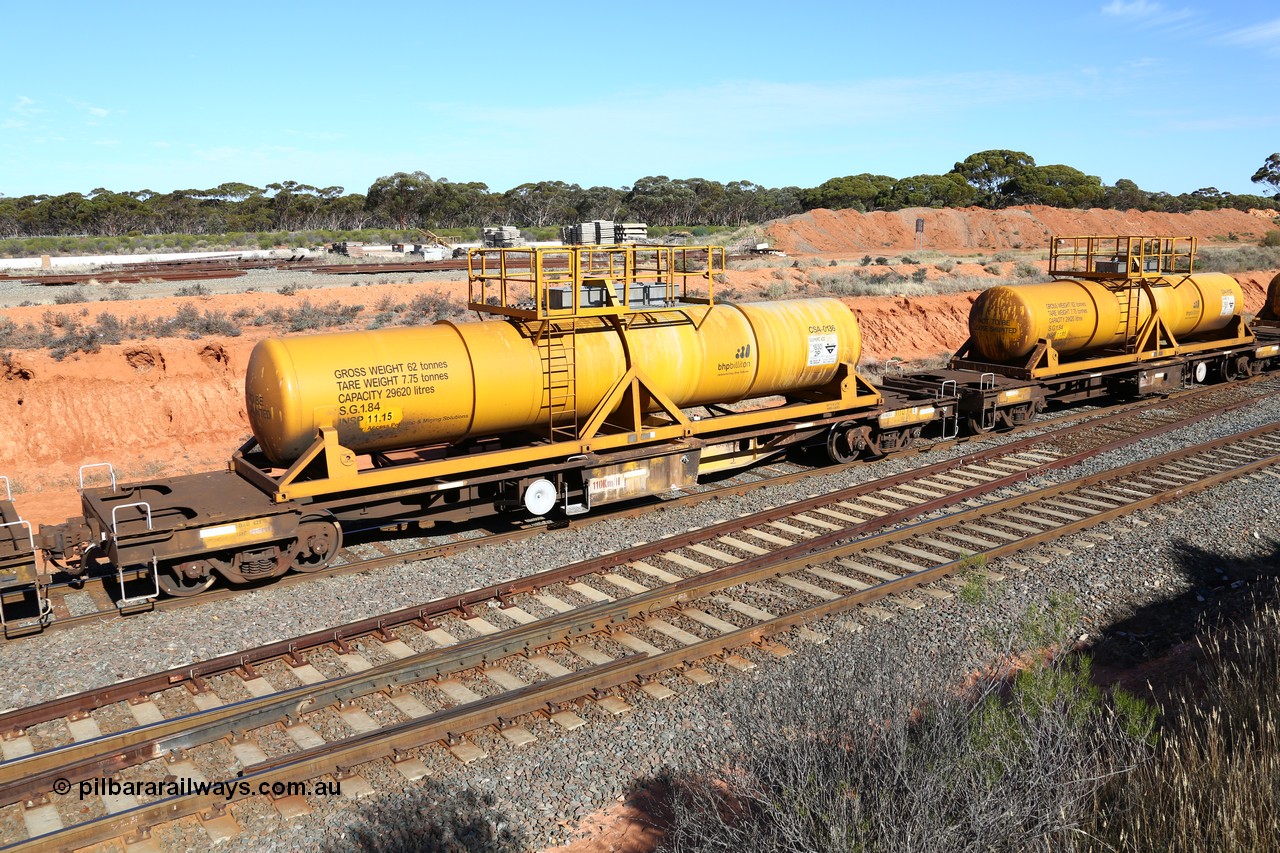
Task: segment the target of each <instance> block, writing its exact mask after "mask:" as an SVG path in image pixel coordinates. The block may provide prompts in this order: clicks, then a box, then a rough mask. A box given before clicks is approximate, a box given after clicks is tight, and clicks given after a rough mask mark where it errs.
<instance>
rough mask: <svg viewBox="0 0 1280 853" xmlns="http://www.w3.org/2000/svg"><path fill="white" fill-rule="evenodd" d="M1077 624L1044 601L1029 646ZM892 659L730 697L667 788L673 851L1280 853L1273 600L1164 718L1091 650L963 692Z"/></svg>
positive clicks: (1208, 649)
mask: <svg viewBox="0 0 1280 853" xmlns="http://www.w3.org/2000/svg"><path fill="white" fill-rule="evenodd" d="M975 606H976V605H975ZM1076 615H1078V614H1076ZM1074 621H1075V617H1074V616H1073V615H1071V614H1064V613H1063V612H1062V608H1061V607H1060V606H1058V607H1056V608H1055V607H1050V608H1048V609H1046V610H1045V611H1042V612H1039V613H1037V614H1033V618H1029V619H1026V620H1024V625H1023V628H1022V631H1021V637H1022V641H1023V642H1024V643H1025V644H1026V646H1025V647H1026V648H1029V649H1032V650H1034V649H1037V648H1043V647H1044V646H1043V645H1042V644H1044V643H1045V642H1046V641H1047V640H1048V639H1049V638H1051V637H1054V636H1058V637H1061V636H1063V630H1064V628H1069V627H1070V625H1071V624H1073V623H1074ZM879 651H880V653H879V654H877V655H873V656H870V657H863V658H856V657H851V658H848V659H842V660H840V661H838V664H837V665H833V662H832V661H830V660H825V661H821V662H818V661H815V660H812V659H808V660H793V661H789V662H788V665H787V666H786V667H785V669H784V671H783V672H781V673H780V674H777V675H775V676H773V677H772V678H771V680H770V683H768V684H765V685H761V684H759V683H754V684H735V685H731V686H728V687H725V688H723V689H722V691H721V693H720V694H719V696H718V697H717V699H716V701H717V707H716V710H717V711H718V712H719V713H718V716H717V717H716V719H719V720H721V721H722V725H720V726H718V727H717V726H712V727H711V729H710V730H709V731H705V732H698V733H697V738H698V742H697V743H696V744H690V747H691V750H690V752H691V755H692V756H693V757H692V758H691V763H690V766H689V767H688V768H686V769H685V770H682V771H681V772H680V773H676V774H673V775H672V776H671V778H669V779H668V780H667V781H668V783H669V784H670V786H671V789H672V792H673V794H672V809H673V818H672V825H671V828H670V830H669V832H668V836H667V843H666V849H667V850H670V851H724V853H756V851H759V853H765V851H775V850H813V851H827V850H849V851H854V850H856V851H897V850H913V851H922V853H923V852H924V851H940V853H941V851H956V850H973V851H1015V850H1017V851H1021V850H1053V851H1099V853H1101V851H1134V853H1137V851H1150V850H1160V851H1201V850H1230V851H1264V850H1265V851H1270V850H1276V849H1280V812H1278V810H1277V806H1278V805H1280V729H1278V724H1280V608H1277V606H1276V605H1275V604H1274V603H1273V604H1272V605H1271V606H1270V607H1269V608H1267V609H1266V610H1265V611H1264V612H1263V613H1262V614H1261V616H1260V618H1258V619H1257V620H1256V621H1255V622H1254V623H1253V624H1252V625H1250V626H1248V627H1247V628H1240V629H1238V630H1236V631H1234V632H1231V633H1229V634H1228V635H1226V637H1225V638H1224V639H1221V640H1216V641H1207V642H1206V643H1204V644H1203V651H1204V657H1205V660H1206V661H1207V663H1206V664H1205V667H1204V669H1203V671H1202V672H1201V673H1200V674H1199V678H1198V679H1197V680H1196V681H1195V682H1194V684H1195V685H1197V686H1196V687H1195V689H1194V691H1190V688H1189V691H1190V692H1187V693H1185V694H1184V698H1183V699H1181V700H1179V701H1178V702H1176V703H1173V704H1172V706H1171V707H1168V708H1166V709H1163V710H1160V709H1157V707H1156V706H1155V705H1152V704H1150V703H1147V702H1144V701H1142V700H1140V699H1138V698H1136V697H1134V696H1132V695H1130V694H1126V693H1123V692H1121V691H1114V692H1111V693H1106V692H1104V691H1102V690H1101V689H1099V688H1098V687H1096V686H1094V684H1093V683H1092V680H1091V671H1090V663H1089V660H1088V658H1087V657H1084V656H1081V655H1067V656H1063V657H1060V658H1057V659H1052V660H1049V661H1047V662H1035V661H1033V662H1032V663H1031V664H1029V665H1027V666H1026V667H1025V668H1023V669H1022V670H1021V671H1020V672H1019V673H1018V674H1017V675H1016V676H1014V677H1012V678H1009V677H1006V676H1003V675H1002V673H1004V672H1008V669H1007V666H1008V663H1009V661H1011V660H1017V657H1016V656H1009V657H1006V658H1003V659H1002V660H1001V661H999V662H997V663H996V664H995V665H993V666H992V667H991V669H990V670H989V672H990V673H991V674H989V675H986V676H983V677H980V678H978V679H976V680H975V681H973V682H970V683H967V684H966V686H965V687H964V688H958V687H957V685H956V684H955V679H954V676H953V675H952V674H951V673H953V672H955V671H957V670H956V669H949V664H948V662H946V661H944V662H943V663H942V665H941V667H938V666H937V665H936V664H935V666H934V668H933V669H932V670H931V672H933V673H934V674H933V675H930V674H929V673H928V672H925V671H924V669H923V668H922V667H920V666H919V661H918V659H917V658H913V656H912V653H911V649H909V648H888V649H882V650H879ZM1021 659H1022V660H1024V661H1025V660H1027V659H1028V658H1027V657H1026V656H1023V657H1022V658H1021ZM909 660H910V661H911V663H910V664H907V663H904V662H906V661H909ZM955 663H956V662H955V661H951V662H950V665H954V664H955ZM836 672H838V673H839V675H838V677H835V676H833V673H836Z"/></svg>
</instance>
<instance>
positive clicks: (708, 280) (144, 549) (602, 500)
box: [0, 237, 1280, 635]
mask: <svg viewBox="0 0 1280 853" xmlns="http://www.w3.org/2000/svg"><path fill="white" fill-rule="evenodd" d="M1194 254H1195V241H1194V240H1192V239H1191V238H1172V237H1063V238H1056V239H1055V240H1054V242H1053V244H1052V251H1051V255H1050V273H1051V275H1052V276H1053V277H1054V279H1055V281H1053V282H1051V283H1049V284H1047V285H1029V286H1023V287H1018V288H993V289H992V290H991V291H988V292H987V293H986V294H984V295H983V296H982V297H979V299H978V300H977V301H976V302H975V304H974V308H973V312H972V314H971V316H970V333H971V334H970V339H969V341H968V342H967V343H966V344H965V345H964V347H963V348H962V349H961V350H960V351H958V352H957V353H956V356H955V357H954V358H953V359H952V360H951V362H950V363H949V365H948V367H947V368H946V369H943V370H932V371H923V372H919V373H912V374H905V375H902V376H893V377H888V378H886V379H885V380H884V381H883V382H882V383H881V387H880V388H876V387H874V386H872V385H871V384H870V383H869V382H867V380H866V379H864V378H863V377H861V376H860V375H859V374H858V372H857V369H856V364H857V360H858V357H859V355H860V350H861V338H860V331H859V329H858V325H857V321H856V319H855V318H854V316H853V313H852V312H851V311H850V310H849V309H848V308H847V307H846V306H844V305H842V304H841V303H840V302H838V301H837V300H832V299H816V300H792V301H784V302H778V303H761V304H754V305H753V304H744V305H731V304H725V303H719V302H717V301H716V300H715V299H714V296H713V289H714V282H715V281H716V280H717V276H718V275H719V274H720V273H721V272H722V271H723V270H724V250H723V249H722V248H719V247H712V246H700V247H677V246H634V245H619V246H592V247H533V248H495V249H475V250H472V251H471V252H470V253H469V256H468V280H469V295H468V308H469V309H471V310H473V311H475V312H477V313H478V314H479V315H481V316H482V317H484V316H486V315H488V316H489V317H490V318H491V319H489V320H487V321H484V322H479V323H452V322H441V323H437V324H435V325H433V326H429V327H424V328H417V329H395V330H379V331H377V332H345V333H337V334H326V335H313V336H298V337H293V338H287V339H268V340H266V341H263V342H261V343H260V344H259V345H258V347H256V348H255V350H254V353H253V355H252V356H251V358H250V365H249V371H248V376H247V378H246V402H247V405H248V410H249V413H250V421H251V425H252V426H253V432H254V437H253V438H251V439H249V440H248V441H247V442H246V443H245V444H244V445H243V446H241V447H240V448H239V449H238V450H237V451H235V453H234V454H233V455H232V458H231V460H230V462H229V464H228V466H227V468H226V469H225V470H222V471H214V472H207V473H202V474H192V475H186V476H180V477H169V478H162V479H157V480H151V481H145V482H139V483H127V484H117V483H116V480H115V474H114V471H113V470H112V469H111V468H110V466H109V465H103V466H86V467H85V468H83V469H81V496H82V506H83V509H84V515H83V516H80V517H76V518H72V519H69V520H67V521H66V522H64V523H62V524H56V525H41V527H40V529H39V531H36V532H33V531H32V530H31V526H30V524H29V523H27V522H26V521H23V520H22V519H21V517H20V516H19V515H18V513H17V510H16V509H15V508H14V506H13V503H12V500H11V499H6V500H4V501H0V625H2V626H3V628H4V631H5V633H6V635H10V634H11V633H17V632H26V631H36V630H39V629H40V628H41V627H42V626H43V624H45V623H47V621H48V619H49V616H50V613H49V610H50V608H49V605H48V602H47V600H46V598H45V589H46V587H47V585H48V583H49V582H50V579H51V576H52V574H53V572H54V571H62V572H65V573H67V574H70V575H72V576H76V575H80V574H83V573H84V572H86V571H88V570H89V569H90V568H91V567H97V568H98V570H106V571H112V572H114V574H115V576H116V578H117V580H118V582H119V585H120V590H121V594H122V596H123V598H122V599H121V601H119V602H118V606H119V607H120V608H121V609H122V610H125V611H129V610H141V609H146V608H149V607H150V606H151V603H152V602H153V601H154V600H155V599H156V598H157V597H159V595H160V594H161V593H167V594H170V595H193V594H196V593H199V592H201V591H203V590H205V589H207V588H208V587H209V586H210V585H212V583H213V582H214V580H215V579H216V577H217V576H218V575H221V576H223V577H225V578H227V579H228V580H229V581H231V582H233V583H249V582H253V581H257V580H262V579H267V578H271V577H275V576H278V575H281V574H284V573H286V572H288V571H300V572H308V571H317V570H319V569H322V568H325V567H326V566H328V565H329V564H330V563H331V562H332V561H333V559H334V557H335V556H336V555H337V553H338V551H339V549H340V548H341V546H342V540H343V536H344V534H349V533H351V532H353V531H357V530H362V529H373V528H387V527H391V526H408V525H410V524H417V525H419V526H424V527H426V526H430V525H432V524H434V523H435V522H436V521H459V520H465V519H468V518H474V517H480V516H487V515H490V514H492V513H494V512H495V511H496V512H500V513H505V514H508V515H509V516H510V517H512V518H513V519H520V518H524V517H527V516H529V515H532V516H542V515H547V514H550V513H553V512H555V513H562V514H564V515H569V516H571V515H575V514H580V513H584V512H588V511H590V510H591V509H592V508H593V507H597V506H602V505H605V504H608V503H613V502H617V501H623V500H632V499H636V498H642V497H647V496H655V495H661V494H664V493H668V492H671V491H674V490H679V489H682V488H687V487H690V486H692V485H693V483H694V482H695V481H696V480H697V479H698V477H699V476H703V475H708V474H714V473H718V472H724V471H730V470H734V469H737V468H741V467H745V466H749V465H752V464H756V463H759V462H761V461H763V460H765V459H768V458H771V457H773V456H776V455H777V454H780V453H782V452H784V451H786V450H788V449H789V448H793V447H797V446H799V447H820V448H823V449H824V450H825V452H826V453H827V455H828V456H829V457H830V458H831V459H832V460H833V461H835V462H839V463H843V462H849V461H852V460H853V459H855V458H858V457H860V456H863V457H874V456H879V455H883V454H886V453H889V452H892V451H896V450H900V449H903V448H906V447H910V446H911V445H912V444H913V443H914V442H915V441H916V440H917V439H919V438H920V436H921V434H922V432H923V431H924V430H926V429H928V430H929V431H930V435H931V436H934V437H940V438H952V437H955V436H956V435H958V434H959V433H960V432H961V426H962V424H963V426H964V431H965V432H967V433H969V434H978V433H983V432H987V431H989V430H992V429H997V428H1006V427H1013V426H1016V425H1019V424H1023V423H1026V422H1028V421H1030V420H1031V419H1032V418H1033V417H1034V415H1035V414H1036V413H1037V412H1039V411H1041V410H1043V409H1044V408H1045V407H1046V406H1048V405H1057V404H1069V403H1072V402H1075V401H1081V400H1089V399H1093V398H1098V397H1103V396H1108V395H1114V394H1122V395H1141V394H1150V393H1159V392H1163V391H1169V390H1173V389H1175V388H1178V387H1183V386H1189V385H1192V384H1195V383H1199V382H1204V381H1206V380H1208V379H1213V380H1215V381H1218V380H1227V379H1231V378H1234V377H1237V376H1244V375H1249V374H1253V373H1257V372H1260V371H1261V370H1263V369H1265V368H1269V367H1274V366H1275V364H1276V362H1277V361H1278V360H1280V359H1278V358H1277V356H1280V320H1278V321H1277V322H1276V324H1275V325H1274V326H1268V325H1267V324H1266V323H1265V322H1262V323H1261V324H1260V329H1261V332H1260V333H1259V334H1255V330H1254V329H1253V328H1251V327H1250V326H1249V325H1248V324H1246V323H1245V321H1244V318H1243V316H1242V314H1241V310H1242V304H1241V303H1242V299H1241V297H1240V291H1239V288H1238V286H1236V285H1235V282H1234V281H1233V280H1231V279H1230V278H1228V277H1226V276H1217V275H1212V274H1210V275H1208V276H1204V275H1196V274H1194V273H1193V271H1192V268H1193V263H1194ZM1277 280H1280V276H1277ZM695 286H696V288H697V290H696V291H695ZM1233 287H1234V290H1233ZM1272 291H1273V294H1272V295H1273V298H1272V299H1271V300H1270V301H1269V305H1270V306H1271V310H1272V312H1273V313H1277V312H1276V311H1275V309H1280V285H1277V284H1276V283H1275V282H1273V286H1272ZM993 292H994V294H993ZM704 294H705V295H704ZM1228 297H1230V298H1228ZM1209 298H1213V299H1214V300H1215V303H1214V304H1212V305H1210V304H1208V303H1207V300H1208V299H1209ZM1215 309H1216V310H1215ZM494 318H499V319H494ZM766 395H767V396H766ZM778 397H780V398H781V402H773V401H774V400H776V399H777V398H778ZM740 401H750V403H749V404H748V406H747V407H741V406H740V407H738V408H736V409H735V408H733V407H731V404H733V403H736V402H740ZM99 469H100V470H99ZM87 474H88V475H91V476H93V475H96V476H97V477H99V478H100V479H101V478H106V479H108V480H109V481H110V484H109V485H99V486H92V487H86V486H85V477H86V475H87ZM38 555H39V556H38ZM126 589H128V590H129V592H127V593H126ZM6 607H7V608H9V611H8V612H9V613H15V612H17V611H22V612H23V613H24V614H26V615H25V617H24V618H25V619H26V620H28V621H27V622H26V623H25V624H24V625H22V626H20V627H16V626H14V625H12V624H11V621H6ZM32 614H35V616H34V617H33V616H32ZM33 618H34V621H30V620H32V619H33Z"/></svg>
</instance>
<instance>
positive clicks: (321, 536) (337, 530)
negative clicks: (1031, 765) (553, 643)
mask: <svg viewBox="0 0 1280 853" xmlns="http://www.w3.org/2000/svg"><path fill="white" fill-rule="evenodd" d="M341 547H342V528H341V527H339V526H338V522H336V521H332V520H325V519H318V518H315V519H310V520H308V521H304V522H302V524H300V525H298V538H297V540H295V541H294V543H293V545H292V546H290V548H289V552H288V553H289V568H291V569H294V570H295V571H299V572H318V571H320V570H321V569H325V568H328V566H329V564H330V563H332V562H333V558H334V557H336V556H338V550H339V549H340V548H341Z"/></svg>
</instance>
